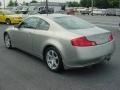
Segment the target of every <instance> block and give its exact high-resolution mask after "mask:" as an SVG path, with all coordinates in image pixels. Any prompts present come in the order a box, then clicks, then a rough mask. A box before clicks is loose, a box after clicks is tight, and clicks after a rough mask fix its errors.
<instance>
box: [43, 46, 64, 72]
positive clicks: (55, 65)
mask: <svg viewBox="0 0 120 90" xmlns="http://www.w3.org/2000/svg"><path fill="white" fill-rule="evenodd" d="M44 59H45V62H46V65H47V67H48V68H49V69H50V70H51V71H53V72H61V71H63V70H64V68H63V62H62V57H61V55H60V53H59V51H58V50H57V49H56V48H54V47H49V48H47V49H46V50H45V54H44Z"/></svg>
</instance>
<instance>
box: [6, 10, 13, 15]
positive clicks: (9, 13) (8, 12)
mask: <svg viewBox="0 0 120 90" xmlns="http://www.w3.org/2000/svg"><path fill="white" fill-rule="evenodd" d="M4 14H5V15H13V14H15V13H14V12H10V11H5V12H4Z"/></svg>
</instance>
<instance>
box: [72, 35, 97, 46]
mask: <svg viewBox="0 0 120 90" xmlns="http://www.w3.org/2000/svg"><path fill="white" fill-rule="evenodd" d="M71 44H72V45H73V46H78V47H87V46H95V45H96V42H94V41H90V40H88V39H87V38H86V37H84V36H83V37H80V38H75V39H72V40H71Z"/></svg>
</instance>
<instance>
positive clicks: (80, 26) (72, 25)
mask: <svg viewBox="0 0 120 90" xmlns="http://www.w3.org/2000/svg"><path fill="white" fill-rule="evenodd" d="M4 42H5V46H6V48H14V47H16V48H19V49H21V50H23V51H26V52H28V53H30V54H32V55H35V56H37V57H39V58H41V59H42V60H43V61H45V62H46V65H47V66H48V68H49V69H50V70H52V71H55V72H59V71H61V70H63V69H68V68H76V67H85V66H90V65H93V64H97V63H100V62H103V61H105V60H106V61H107V60H110V58H111V56H112V54H113V51H114V39H113V36H112V33H111V32H110V31H107V30H105V29H102V28H99V27H96V26H94V25H92V24H90V23H88V22H86V21H84V20H82V19H80V18H78V17H75V16H71V15H64V14H50V15H33V16H29V17H28V18H26V19H25V20H24V21H23V22H22V23H20V24H19V25H17V26H15V27H9V28H8V29H7V30H5V31H4Z"/></svg>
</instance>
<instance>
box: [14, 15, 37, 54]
mask: <svg viewBox="0 0 120 90" xmlns="http://www.w3.org/2000/svg"><path fill="white" fill-rule="evenodd" d="M38 22H39V20H38V18H36V17H29V18H27V19H25V20H24V21H23V22H22V23H21V24H20V25H19V27H18V28H17V29H16V30H15V32H14V44H15V46H16V47H17V48H20V49H22V50H24V51H26V52H30V53H32V45H33V33H34V30H35V29H36V27H37V25H38Z"/></svg>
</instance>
